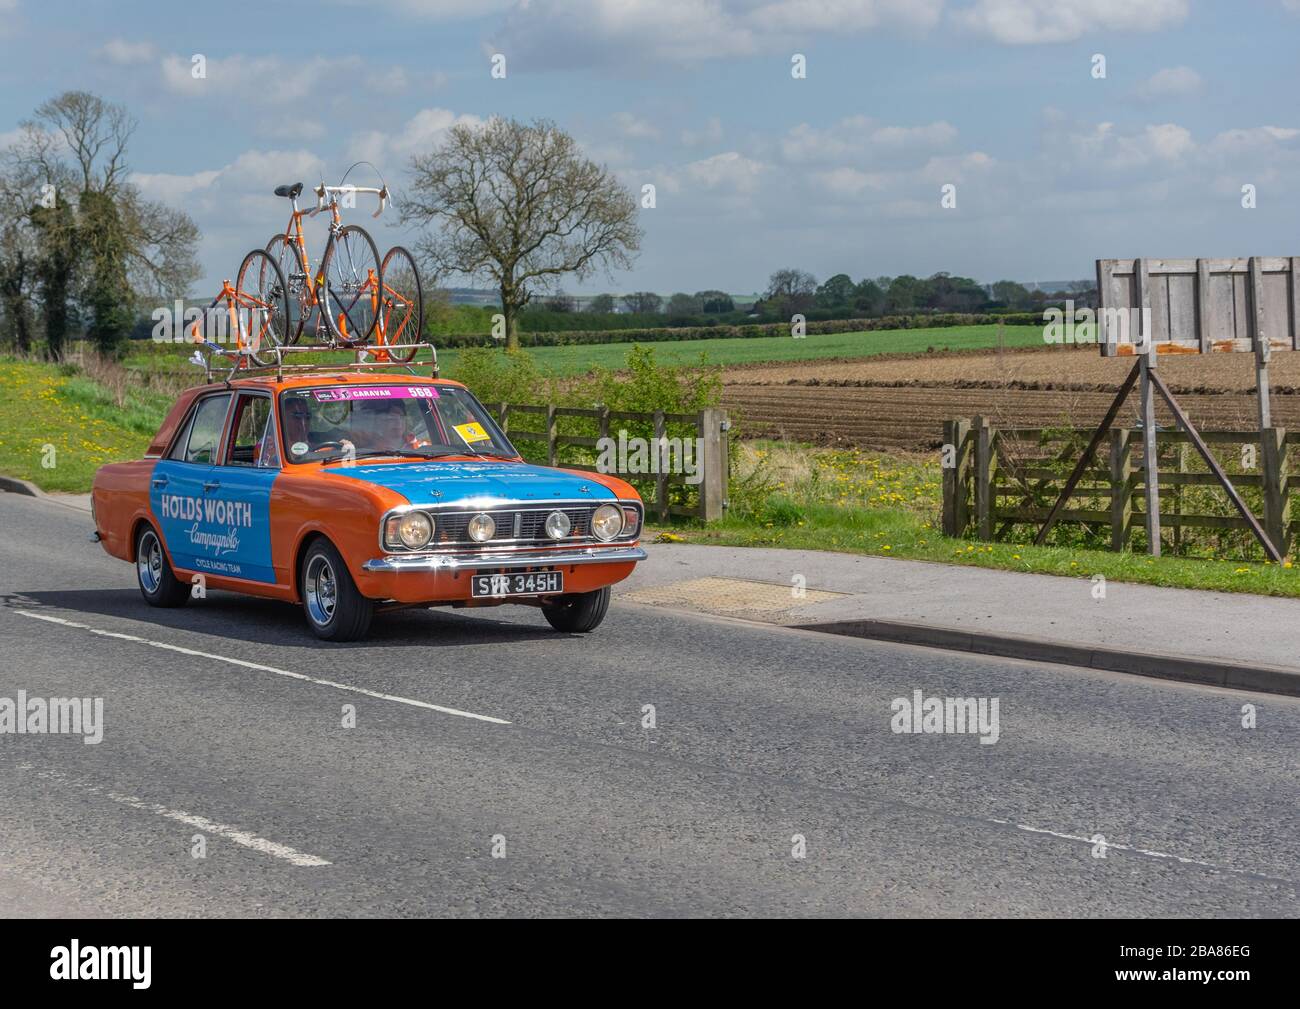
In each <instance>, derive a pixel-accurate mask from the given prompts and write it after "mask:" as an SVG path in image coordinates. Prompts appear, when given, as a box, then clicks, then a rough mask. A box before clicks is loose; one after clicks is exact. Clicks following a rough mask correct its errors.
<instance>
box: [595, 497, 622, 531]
mask: <svg viewBox="0 0 1300 1009" xmlns="http://www.w3.org/2000/svg"><path fill="white" fill-rule="evenodd" d="M591 531H592V532H593V533H595V534H596V539H598V540H612V539H613V538H614V537H615V536H617V535H618V534H619V533H621V532H622V531H623V510H622V509H621V508H615V507H614V506H613V505H607V504H605V505H601V506H600V507H599V508H597V509H596V510H595V511H594V512H592V514H591Z"/></svg>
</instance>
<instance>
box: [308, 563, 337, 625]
mask: <svg viewBox="0 0 1300 1009" xmlns="http://www.w3.org/2000/svg"><path fill="white" fill-rule="evenodd" d="M304 580H305V581H306V592H305V595H306V597H307V613H308V614H309V615H310V616H311V619H312V620H313V621H314V622H315V623H317V624H321V625H324V624H328V623H329V622H330V621H331V620H332V619H334V607H335V605H336V603H337V600H338V584H337V582H336V580H335V578H334V568H333V567H331V566H330V562H329V561H328V560H326V559H325V558H324V557H322V556H320V555H319V554H317V555H316V556H315V557H313V558H312V559H311V563H310V564H308V565H307V577H306V579H304Z"/></svg>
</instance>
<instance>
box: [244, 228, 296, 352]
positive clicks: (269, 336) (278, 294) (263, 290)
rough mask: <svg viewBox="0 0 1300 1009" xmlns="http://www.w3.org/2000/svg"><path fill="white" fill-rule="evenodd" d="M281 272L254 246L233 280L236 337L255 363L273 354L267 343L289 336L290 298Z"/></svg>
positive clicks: (281, 342)
mask: <svg viewBox="0 0 1300 1009" xmlns="http://www.w3.org/2000/svg"><path fill="white" fill-rule="evenodd" d="M285 288H286V284H285V282H284V274H283V273H281V272H280V267H279V266H277V265H276V262H275V260H274V259H272V258H271V257H270V255H269V254H267V253H266V251H265V250H263V249H254V250H253V251H252V252H250V253H249V254H248V255H247V256H245V257H244V262H243V263H242V264H240V267H239V279H238V280H236V281H235V301H236V303H237V309H236V313H235V314H236V317H237V319H238V322H239V332H238V336H237V337H236V339H237V340H239V341H240V342H241V344H242V345H243V346H245V347H247V348H248V356H249V357H251V358H252V359H253V362H254V363H255V364H258V365H263V366H265V365H267V364H269V363H270V362H271V361H272V360H274V357H273V356H272V355H270V354H266V353H265V349H266V348H267V347H275V346H283V345H284V342H285V338H286V337H287V336H288V324H289V298H288V295H287V294H286V293H285Z"/></svg>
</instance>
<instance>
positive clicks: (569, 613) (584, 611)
mask: <svg viewBox="0 0 1300 1009" xmlns="http://www.w3.org/2000/svg"><path fill="white" fill-rule="evenodd" d="M608 610H609V586H608V585H606V586H605V587H604V588H603V589H597V590H596V591H595V592H583V593H581V594H579V595H572V596H561V597H560V602H558V603H555V604H553V605H551V606H543V607H542V615H543V616H545V617H546V619H547V621H548V622H549V623H550V625H551V626H552V627H554V628H555V629H556V630H557V631H568V632H570V633H572V634H586V633H587V632H588V631H594V630H595V629H596V628H597V627H599V626H600V622H601V621H602V620H604V619H605V613H606V612H607V611H608Z"/></svg>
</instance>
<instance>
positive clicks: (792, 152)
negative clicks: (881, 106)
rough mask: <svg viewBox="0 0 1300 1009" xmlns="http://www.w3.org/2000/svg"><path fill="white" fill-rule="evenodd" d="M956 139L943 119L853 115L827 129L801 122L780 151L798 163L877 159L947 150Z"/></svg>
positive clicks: (782, 140) (783, 139) (791, 132)
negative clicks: (898, 120)
mask: <svg viewBox="0 0 1300 1009" xmlns="http://www.w3.org/2000/svg"><path fill="white" fill-rule="evenodd" d="M956 139H957V130H956V129H955V128H954V127H953V126H952V125H950V124H949V123H946V122H943V121H942V120H940V121H938V122H934V123H928V124H925V125H922V126H882V125H880V124H879V123H877V122H876V121H875V120H874V119H871V118H870V117H868V116H849V117H848V118H846V119H841V120H840V121H839V122H837V123H835V124H834V125H832V126H830V127H827V128H825V129H818V128H816V127H813V126H809V125H808V124H807V123H800V124H799V125H798V126H796V127H794V128H793V129H791V130H789V131H787V133H786V134H785V136H783V137H782V138H781V140H780V150H781V155H782V157H783V158H784V159H785V160H786V161H789V162H792V163H795V164H803V163H814V164H826V163H833V162H837V161H843V160H846V159H856V160H858V161H873V162H876V161H881V160H885V159H891V158H892V159H897V158H899V157H900V156H902V157H905V156H907V155H908V154H910V153H913V152H926V151H938V150H943V149H945V148H948V147H950V146H951V145H952V143H953V142H954V141H955V140H956Z"/></svg>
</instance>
